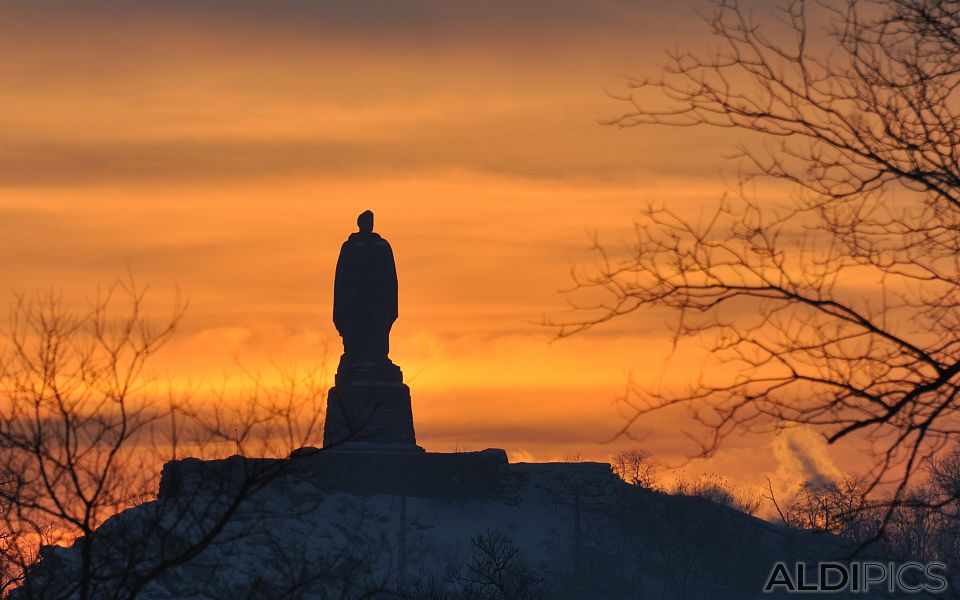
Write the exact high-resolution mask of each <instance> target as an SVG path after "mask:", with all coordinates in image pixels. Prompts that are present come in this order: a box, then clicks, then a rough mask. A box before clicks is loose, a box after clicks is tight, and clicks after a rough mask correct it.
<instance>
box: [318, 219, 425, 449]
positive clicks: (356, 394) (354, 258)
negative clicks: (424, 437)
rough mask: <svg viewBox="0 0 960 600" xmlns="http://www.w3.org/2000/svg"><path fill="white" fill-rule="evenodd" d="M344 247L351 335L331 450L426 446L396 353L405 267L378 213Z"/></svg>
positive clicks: (328, 428)
mask: <svg viewBox="0 0 960 600" xmlns="http://www.w3.org/2000/svg"><path fill="white" fill-rule="evenodd" d="M357 226H358V228H359V231H357V232H355V233H352V234H350V237H349V238H348V239H347V241H346V242H344V243H343V246H342V247H341V248H340V258H339V260H338V261H337V272H336V277H335V280H334V293H333V323H334V325H336V327H337V331H338V332H339V333H340V337H342V338H343V355H342V356H341V357H340V364H339V366H338V367H337V375H336V379H335V385H334V387H332V388H330V392H329V394H327V414H326V421H325V423H324V429H323V446H324V448H327V449H341V450H375V451H387V452H410V451H414V452H422V451H423V449H422V448H420V447H419V446H417V439H416V434H415V433H414V429H413V411H412V409H411V406H410V388H408V387H407V386H406V384H404V383H403V373H402V372H401V371H400V367H398V366H397V365H395V364H393V362H392V361H391V360H390V358H389V353H390V329H391V327H392V326H393V322H394V321H396V320H397V268H396V264H395V263H394V259H393V250H392V249H391V248H390V244H389V243H388V242H387V240H385V239H383V238H382V237H381V236H380V235H379V234H377V233H374V231H373V213H372V212H371V211H369V210H368V211H365V212H363V213H362V214H361V215H360V216H359V217H358V218H357Z"/></svg>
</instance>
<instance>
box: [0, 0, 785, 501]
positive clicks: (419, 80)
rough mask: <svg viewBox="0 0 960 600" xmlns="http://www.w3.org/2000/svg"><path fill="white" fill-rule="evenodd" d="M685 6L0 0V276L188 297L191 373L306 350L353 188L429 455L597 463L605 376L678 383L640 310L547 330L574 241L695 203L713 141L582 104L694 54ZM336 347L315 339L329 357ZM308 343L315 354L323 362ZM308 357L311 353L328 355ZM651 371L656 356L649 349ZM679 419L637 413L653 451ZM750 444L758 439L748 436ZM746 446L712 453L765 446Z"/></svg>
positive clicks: (183, 372) (760, 467) (622, 237)
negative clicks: (378, 245) (662, 207)
mask: <svg viewBox="0 0 960 600" xmlns="http://www.w3.org/2000/svg"><path fill="white" fill-rule="evenodd" d="M695 8H703V5H702V4H701V3H700V2H693V1H690V2H672V3H662V2H657V1H653V0H646V1H642V2H632V1H626V0H623V1H620V0H606V1H601V2H586V1H576V2H575V1H573V0H561V1H556V0H553V1H549V2H547V1H535V2H525V3H515V2H507V1H496V2H476V3H468V2H447V1H445V0H444V1H441V0H432V1H426V0H417V1H413V2H403V3H398V2H387V1H385V0H384V1H377V2H349V3H348V2H343V3H340V2H337V3H334V2H306V1H299V2H293V1H285V2H269V3H268V2H253V1H243V0H241V1H237V0H230V1H227V0H222V1H220V2H215V1H201V2H186V1H182V2H163V3H153V2H145V1H144V2H106V1H95V2H90V3H83V5H82V7H81V5H80V4H77V3H67V2H62V3H42V5H41V4H40V3H34V2H19V1H17V2H4V3H3V5H2V6H0V81H3V82H4V83H3V85H2V86H0V256H3V261H2V267H0V268H2V272H3V275H4V278H3V279H4V283H5V287H6V288H7V289H14V290H21V291H24V290H26V291H29V290H32V289H37V288H47V287H50V286H54V287H56V288H58V289H61V290H63V293H64V296H65V297H67V298H82V297H83V296H84V295H89V294H91V293H92V291H93V289H94V287H95V286H96V284H98V283H109V282H110V281H112V280H113V279H115V278H116V277H118V276H121V277H122V276H124V275H125V274H126V273H127V272H131V273H133V274H134V276H135V277H136V279H137V280H138V281H140V282H144V283H149V284H150V285H151V287H152V289H153V294H152V297H153V299H154V305H155V306H157V307H158V308H162V307H163V306H165V303H166V302H167V301H169V299H170V296H171V294H172V291H173V290H174V289H175V288H178V289H179V290H180V291H181V292H182V294H183V295H184V297H186V298H188V299H189V303H190V305H189V310H188V312H187V316H186V318H185V320H184V322H183V324H182V326H181V328H180V330H179V332H178V335H177V337H176V338H175V340H174V341H173V342H172V344H171V345H170V347H168V348H166V349H165V351H164V353H163V354H161V355H160V356H159V357H158V359H157V360H158V366H159V368H161V369H163V370H165V371H166V372H168V373H170V374H171V377H174V378H183V379H189V380H203V379H206V378H216V377H218V376H220V375H221V374H222V373H224V372H229V371H230V370H231V369H234V368H235V366H236V363H237V362H238V361H239V362H241V363H243V364H245V365H247V366H248V367H249V366H251V365H252V367H253V368H257V367H259V366H260V365H263V364H266V363H267V362H268V361H269V360H283V361H293V362H300V363H306V364H311V363H317V362H318V361H320V360H321V358H322V356H323V348H324V342H326V343H327V344H328V348H330V347H335V346H336V345H337V344H339V338H337V336H336V331H335V330H334V328H333V326H332V323H331V322H330V313H331V301H332V284H333V270H334V266H335V262H336V255H337V252H338V250H339V247H340V244H341V243H342V241H343V240H344V239H345V238H346V236H347V235H348V234H349V233H350V232H351V231H352V230H354V228H355V225H354V222H355V218H356V215H357V214H358V213H359V212H361V211H362V210H364V209H368V208H369V209H372V210H374V212H375V213H376V219H377V230H378V231H379V232H381V233H382V234H383V235H384V236H385V237H386V238H387V239H388V240H389V241H390V242H391V244H392V245H393V248H394V252H395V255H396V257H397V261H398V270H399V277H400V319H399V320H398V322H397V323H396V325H395V328H394V333H393V342H392V344H393V352H392V358H393V359H394V361H395V362H397V363H398V364H399V365H401V367H403V369H404V372H405V373H406V376H407V380H408V382H409V383H410V385H411V387H412V389H413V397H414V411H415V416H416V421H417V430H418V436H419V440H420V442H421V444H422V445H424V446H426V447H427V448H428V449H435V450H449V449H451V448H453V447H461V448H463V447H469V448H475V449H479V448H482V447H487V446H497V447H504V448H506V449H507V450H508V451H510V452H511V454H512V455H513V456H514V458H515V459H517V458H532V459H540V460H544V459H551V458H558V457H559V458H562V457H563V456H566V455H571V454H581V455H583V456H584V457H587V458H603V457H606V456H608V455H609V454H611V453H613V452H614V451H615V450H616V449H618V448H620V447H623V446H624V445H630V444H633V443H634V442H629V441H622V440H621V441H619V442H617V443H612V444H600V443H598V442H601V441H603V440H606V439H608V438H609V437H610V436H611V435H612V434H613V433H614V432H616V431H617V429H619V427H621V426H622V423H623V419H622V415H621V414H620V413H619V412H618V411H617V409H616V407H615V406H614V400H615V398H616V397H617V396H618V395H620V394H621V393H622V390H623V388H624V386H625V384H626V381H627V377H628V375H629V374H630V373H633V374H634V376H635V377H639V378H644V377H646V378H656V377H658V376H660V374H665V375H664V377H666V378H667V379H668V380H669V379H670V378H675V379H676V380H677V381H680V380H682V379H683V378H684V377H687V376H689V375H690V374H691V373H692V372H695V369H696V368H697V365H696V364H689V363H685V362H684V358H683V357H677V356H675V357H674V358H673V359H672V360H671V362H670V364H669V365H667V364H666V362H665V361H666V359H667V356H668V353H669V343H668V340H667V329H666V327H665V323H664V315H660V314H652V313H646V314H643V315H638V316H636V318H631V319H624V320H623V321H621V322H618V323H616V324H610V326H607V327H602V328H599V329H597V330H595V331H594V332H591V333H588V334H585V335H583V336H580V337H576V338H572V339H567V340H561V341H556V342H553V343H551V341H552V339H553V337H554V334H555V331H554V330H551V329H549V328H545V327H543V326H542V325H540V324H539V323H540V321H541V320H542V319H543V318H544V317H547V318H551V317H552V318H558V317H560V316H562V312H563V311H564V310H565V299H564V296H563V294H561V293H559V290H562V289H564V288H567V287H569V286H570V284H571V279H570V276H569V269H570V265H571V263H577V264H583V263H584V262H588V261H589V260H590V259H591V255H590V254H589V252H588V251H587V250H588V247H589V245H590V234H591V232H596V233H597V234H598V235H599V236H600V237H601V239H604V240H608V241H610V242H611V243H614V244H617V243H620V242H621V241H629V233H630V227H631V222H632V219H633V217H634V215H635V214H636V212H637V207H638V206H639V204H640V203H641V202H645V201H649V200H656V201H661V202H665V203H670V204H671V205H673V206H677V207H685V208H686V209H689V210H691V211H696V210H698V207H700V206H701V205H704V204H708V203H711V202H715V201H716V200H717V199H719V197H720V195H721V194H722V193H723V191H724V189H725V185H726V183H725V178H729V177H731V167H730V165H729V164H728V163H726V162H725V161H724V160H723V159H722V155H723V154H724V152H726V151H728V150H730V149H731V148H732V144H733V143H734V142H735V141H736V138H735V137H733V136H730V135H727V134H720V133H718V132H716V131H709V130H695V129H694V130H691V129H683V130H678V129H652V128H647V129H627V130H620V129H616V128H613V127H606V126H602V125H600V124H598V119H604V118H608V117H611V116H614V115H616V114H618V113H619V112H620V111H621V110H623V109H624V108H625V105H623V104H621V103H619V102H617V101H615V100H613V99H612V98H610V97H609V96H608V95H607V93H606V90H616V89H619V88H621V87H622V79H621V76H622V75H642V74H645V73H653V72H655V71H656V69H657V66H658V64H661V63H663V62H664V60H665V56H664V49H665V48H667V47H673V46H677V45H678V46H685V47H694V48H696V47H701V46H702V45H703V43H704V36H705V35H706V27H705V26H704V25H703V24H702V22H700V20H699V18H698V17H697V16H696V14H695V13H694V12H693V11H694V9H695ZM335 352H338V350H335ZM334 358H335V357H334ZM334 364H335V360H334ZM668 367H669V368H668ZM685 419H686V417H685V416H684V415H682V414H669V415H664V416H662V417H658V418H657V419H653V420H650V421H649V422H645V423H643V424H642V427H640V428H638V429H637V430H636V433H637V434H638V435H647V436H649V437H647V438H646V439H645V440H644V441H643V442H642V443H643V444H644V445H646V446H648V447H649V448H650V449H651V450H652V451H653V452H654V454H656V455H658V456H661V457H663V458H665V459H667V460H674V459H679V458H681V457H683V456H685V454H686V453H687V452H689V451H690V450H691V446H690V445H689V443H687V442H686V441H685V440H684V439H683V438H682V437H681V436H679V435H678V434H677V431H678V430H679V429H680V428H682V427H683V426H684V425H685ZM758 449H759V450H760V451H758ZM775 454H776V453H775V452H772V451H770V441H769V440H766V439H758V440H754V439H744V440H737V441H735V443H734V444H732V445H731V447H730V448H728V449H727V450H725V451H724V453H723V454H722V455H721V456H719V457H718V458H717V459H716V460H715V461H714V462H713V463H711V465H710V466H709V469H710V470H715V471H720V472H721V473H722V474H725V475H728V476H730V477H731V478H734V479H737V480H740V481H746V482H750V483H761V482H760V481H753V480H754V479H758V478H759V475H758V474H760V473H763V472H773V471H774V470H776V469H778V468H782V467H783V465H782V464H778V462H777V458H776V456H775Z"/></svg>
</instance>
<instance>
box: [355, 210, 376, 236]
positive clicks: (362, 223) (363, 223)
mask: <svg viewBox="0 0 960 600" xmlns="http://www.w3.org/2000/svg"><path fill="white" fill-rule="evenodd" d="M357 227H359V228H360V233H373V211H372V210H365V211H363V212H362V213H360V216H359V217H357Z"/></svg>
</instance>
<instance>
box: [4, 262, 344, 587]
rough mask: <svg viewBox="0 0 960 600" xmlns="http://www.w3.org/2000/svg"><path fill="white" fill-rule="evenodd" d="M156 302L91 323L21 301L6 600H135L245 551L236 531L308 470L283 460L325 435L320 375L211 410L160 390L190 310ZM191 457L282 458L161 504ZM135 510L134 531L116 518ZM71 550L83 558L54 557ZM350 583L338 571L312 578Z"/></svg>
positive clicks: (126, 293) (121, 296) (7, 444)
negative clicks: (174, 577) (255, 503)
mask: <svg viewBox="0 0 960 600" xmlns="http://www.w3.org/2000/svg"><path fill="white" fill-rule="evenodd" d="M145 293H146V289H145V288H142V287H138V286H136V285H135V284H134V283H133V282H132V281H130V282H121V283H118V284H115V285H113V286H110V287H109V288H106V289H104V290H102V293H101V294H99V295H98V296H97V297H96V298H94V299H93V300H92V301H90V302H89V303H88V305H87V306H86V307H85V308H83V309H79V310H77V309H73V308H71V307H70V306H68V305H67V304H66V303H65V302H64V301H63V300H62V299H61V298H60V297H59V296H58V295H56V294H49V293H48V294H39V295H34V296H19V297H18V298H17V299H16V302H15V304H14V308H13V310H12V312H11V314H10V319H9V322H8V326H7V328H6V329H5V331H4V332H3V336H2V337H0V531H2V532H3V533H2V534H0V578H2V579H0V597H6V596H7V594H8V593H9V592H11V591H12V590H15V595H16V597H17V598H18V599H21V598H22V599H29V598H59V597H71V598H80V599H83V598H91V597H97V598H133V597H136V596H137V595H138V594H139V593H140V592H141V590H143V589H144V588H145V586H147V585H148V584H150V583H151V582H153V581H155V580H157V579H158V578H161V577H164V576H165V574H166V573H167V572H168V571H170V570H171V569H173V568H175V567H178V566H181V565H183V564H185V563H187V562H189V561H192V560H195V559H196V558H197V557H198V556H200V555H201V554H202V553H204V552H205V551H206V550H207V549H208V548H211V547H213V546H216V545H217V544H221V543H229V542H230V541H231V539H235V538H236V537H237V536H238V535H243V534H244V531H243V530H242V529H243V528H242V527H240V525H239V524H238V522H237V519H236V517H237V516H238V515H240V514H249V513H250V512H251V510H253V509H252V508H251V506H250V500H251V498H252V497H253V496H254V495H255V494H256V493H257V492H258V491H259V490H261V489H263V488H264V487H265V486H267V485H269V484H270V483H271V482H273V481H275V480H276V479H278V478H280V477H282V476H284V475H285V474H286V473H288V472H289V470H290V469H291V468H292V467H293V465H294V463H296V462H297V459H296V458H295V457H293V458H290V459H288V460H281V459H286V457H287V456H289V455H290V453H291V451H292V450H293V449H295V448H299V447H302V446H304V445H307V444H308V443H310V442H314V441H316V440H317V439H318V438H319V437H320V435H321V433H322V420H321V416H320V415H322V405H323V401H324V398H325V389H326V382H325V381H324V379H323V378H322V377H321V376H320V375H321V368H316V369H306V370H304V369H296V368H286V367H280V366H278V367H277V369H276V370H277V373H275V374H272V375H271V376H270V377H268V378H265V377H263V376H260V375H258V374H256V373H251V372H247V373H246V375H247V376H248V379H249V384H248V385H247V386H246V387H245V389H244V390H243V391H241V392H238V393H236V394H234V396H235V397H234V396H230V395H229V394H227V393H226V392H223V391H221V392H219V393H216V392H215V394H214V397H213V398H212V400H211V399H206V401H205V402H197V401H196V399H192V400H193V401H191V398H190V397H189V394H187V395H186V396H183V395H180V394H179V393H177V392H174V391H173V390H172V389H171V387H170V385H169V382H168V381H166V380H165V379H162V378H156V377H154V376H152V375H151V374H150V372H149V370H148V368H147V366H148V362H149V361H150V359H151V358H152V357H153V356H154V354H155V353H156V352H157V351H158V350H159V349H160V348H161V347H162V346H163V345H164V343H165V342H166V341H167V340H168V339H169V338H170V337H171V336H172V334H173V333H174V331H175V329H176V327H177V325H178V323H179V321H180V319H181V317H182V315H183V311H184V307H183V306H182V305H181V304H179V303H177V304H176V305H175V306H174V308H173V311H172V313H171V315H170V317H169V318H168V319H166V320H162V321H156V320H154V319H151V318H149V316H148V314H147V311H146V309H145ZM178 453H185V454H188V455H189V454H193V455H200V456H204V457H208V458H219V457H223V456H228V455H230V454H241V455H242V454H248V453H254V454H256V455H258V456H261V457H262V456H274V457H278V458H275V459H252V460H250V461H245V460H244V459H242V458H241V457H239V456H238V457H234V458H232V459H228V460H226V461H221V462H222V465H223V466H222V468H219V469H210V470H209V472H208V473H207V476H206V477H205V478H204V480H203V481H202V482H200V483H198V482H196V481H193V480H191V481H189V482H181V484H180V487H182V488H184V489H180V490H177V493H175V494H171V497H169V498H165V499H158V497H157V491H156V490H157V487H158V480H159V475H160V471H159V468H160V466H161V465H162V464H163V463H164V461H167V460H171V459H176V458H177V456H178ZM193 460H194V461H195V459H193ZM188 462H189V461H188ZM168 466H170V467H171V469H172V471H171V473H170V475H171V477H170V478H169V479H170V481H171V483H168V487H169V486H173V485H175V483H176V482H174V481H173V480H175V479H177V478H176V477H173V475H174V473H173V471H176V466H177V464H176V463H169V464H168ZM129 508H134V512H136V515H135V516H133V517H131V518H126V519H124V518H118V517H117V515H118V514H119V513H121V512H123V511H125V510H126V509H129ZM238 527H240V529H241V531H239V532H238ZM228 529H229V530H230V534H229V535H225V533H224V532H225V531H227V530H228ZM64 544H72V548H73V550H72V551H71V552H72V553H71V554H64V553H62V552H60V551H59V550H60V549H57V548H54V547H53V546H55V545H64ZM65 556H67V557H68V559H65V558H64V557H65ZM77 556H79V560H75V559H74V558H75V557H77ZM321 571H322V572H321ZM345 573H346V570H345V568H343V565H342V564H340V563H331V565H330V569H327V570H324V569H323V568H318V569H314V572H313V575H314V576H316V577H318V578H322V577H334V578H337V577H345V576H346V575H345Z"/></svg>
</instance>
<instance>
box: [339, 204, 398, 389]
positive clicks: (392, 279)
mask: <svg viewBox="0 0 960 600" xmlns="http://www.w3.org/2000/svg"><path fill="white" fill-rule="evenodd" d="M357 226H358V227H359V231H357V232H355V233H352V234H350V237H349V238H348V239H347V241H346V242H344V243H343V246H342V247H341V248H340V258H339V260H338V261H337V273H336V278H335V280H334V292H333V323H334V325H336V327H337V331H338V332H339V333H340V336H341V337H342V338H343V356H341V357H340V366H339V368H338V369H337V382H338V383H348V382H350V381H354V380H366V381H401V380H402V375H401V373H400V368H399V367H397V366H396V365H394V364H393V363H392V362H391V361H390V359H389V358H388V354H389V353H390V328H391V327H392V326H393V322H394V321H396V320H397V268H396V264H395V263H394V259H393V250H392V249H391V248H390V244H389V243H388V242H387V240H385V239H383V238H382V237H380V235H379V234H377V233H374V231H373V213H372V212H371V211H369V210H368V211H365V212H363V213H362V214H361V215H360V216H359V217H357Z"/></svg>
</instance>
